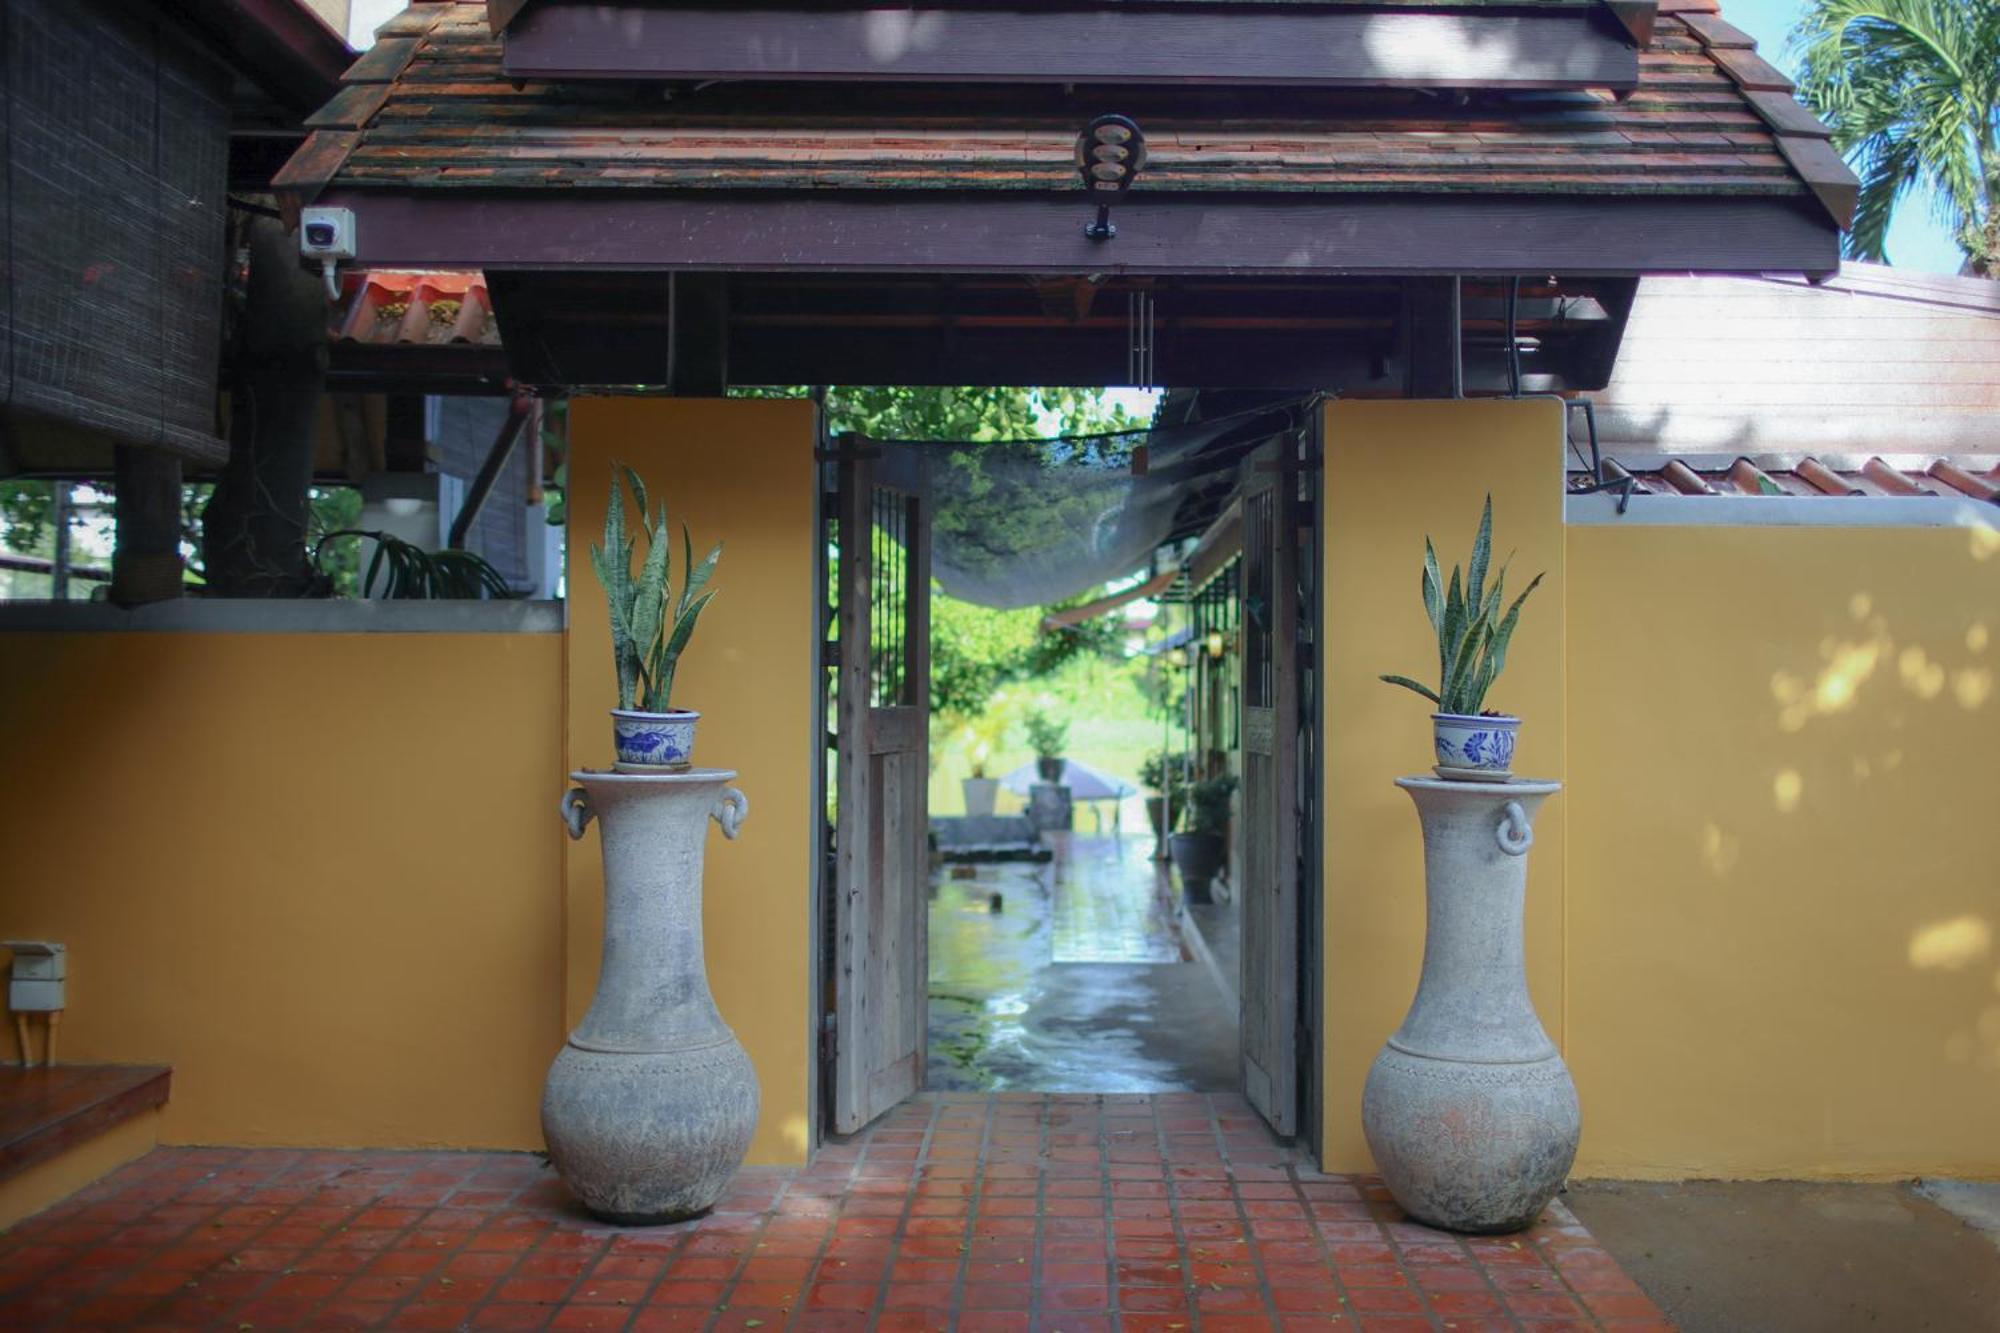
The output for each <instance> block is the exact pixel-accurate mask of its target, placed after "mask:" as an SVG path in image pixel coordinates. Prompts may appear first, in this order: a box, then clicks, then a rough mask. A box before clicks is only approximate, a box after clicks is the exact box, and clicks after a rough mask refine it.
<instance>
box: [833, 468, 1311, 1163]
mask: <svg viewBox="0 0 2000 1333" xmlns="http://www.w3.org/2000/svg"><path fill="white" fill-rule="evenodd" d="M828 456H829V458H830V460H831V461H830V463H829V474H830V482H831V486H830V490H829V493H828V495H827V502H826V504H825V505H824V512H825V514H826V516H827V518H828V520H829V522H828V525H827V532H826V546H827V549H828V550H829V551H830V552H831V559H830V567H829V578H828V585H829V594H830V596H829V616H828V619H829V623H830V625H831V627H832V628H833V630H834V638H833V642H832V643H831V644H830V645H829V647H830V653H829V675H830V679H831V684H830V688H829V701H828V709H827V713H828V717H829V720H830V723H831V729H830V734H829V748H830V750H831V752H832V755H833V758H834V761H835V763H834V771H833V777H832V781H831V783H830V787H829V789H830V793H831V796H832V801H831V806H832V813H831V816H830V818H829V823H828V827H829V830H830V848H829V852H830V854H829V856H828V857H827V884H828V894H827V900H828V908H827V911H826V914H825V923H826V930H827V933H826V937H825V941H824V945H825V948H824V952H823V955H822V958H823V962H822V966H823V967H824V969H825V970H826V978H827V985H826V986H825V988H824V989H825V993H826V994H827V996H828V1000H827V1006H826V1015H825V1023H826V1032H825V1036H826V1041H825V1044H824V1046H823V1051H824V1052H825V1059H824V1062H823V1064H822V1078H823V1080H824V1082H825V1085H826V1095H825V1097H824V1099H823V1100H824V1103H825V1105H826V1107H827V1111H828V1124H829V1127H830V1128H831V1129H832V1130H833V1131H834V1132H836V1133H843V1134H845V1133H852V1132H853V1131H855V1130H857V1129H860V1128H861V1127H862V1126H864V1125H866V1124H868V1123H869V1122H870V1121H872V1120H874V1119H875V1118H876V1117H878V1116H880V1115H881V1114H883V1113H884V1112H886V1111H888V1110H890V1109H891V1108H893V1107H894V1106H896V1105H897V1104H898V1103H899V1102H901V1101H902V1100H904V1099H905V1098H906V1097H908V1096H910V1095H911V1094H912V1093H914V1092H916V1091H917V1090H919V1089H920V1088H921V1087H922V1086H923V1081H924V1064H925V1059H926V1054H927V1045H928V1007H929V955H928V948H927V925H928V912H929V888H930V851H929V838H928V832H929V802H928V789H929V778H930V762H929V744H930V735H929V704H930V581H931V571H930V533H931V496H930V487H929V460H928V458H927V457H926V456H925V455H924V453H923V451H921V450H919V449H913V448H907V447H903V448H899V447H897V446H894V445H881V444H876V443H874V442H871V441H867V440H861V439H857V438H852V437H850V438H847V439H844V440H843V441H842V442H841V443H840V444H839V446H838V447H837V448H835V449H833V450H831V451H830V452H829V455H828ZM1297 481H1298V477H1297V472H1296V470H1295V469H1293V468H1292V467H1291V466H1289V464H1288V462H1287V456H1286V455H1285V453H1284V451H1283V450H1281V449H1276V448H1274V449H1273V450H1271V451H1269V452H1268V453H1266V454H1264V455H1261V456H1260V457H1259V459H1257V460H1254V461H1253V464H1252V466H1251V467H1250V468H1249V469H1248V471H1247V472H1246V481H1245V484H1244V491H1243V505H1244V528H1243V533H1244V564H1243V585H1242V596H1243V599H1244V602H1243V615H1242V623H1243V625H1244V643H1243V684H1242V693H1241V700H1242V704H1241V707H1242V716H1241V728H1240V734H1241V736H1242V738H1243V754H1242V765H1243V775H1242V776H1243V793H1242V802H1241V810H1240V815H1239V820H1238V830H1237V836H1238V839H1239V847H1238V849H1239V853H1240V855H1239V865H1240V883H1239V884H1238V886H1237V890H1236V891H1237V892H1238V893H1239V894H1240V895H1241V898H1242V942H1243V950H1242V966H1243V972H1242V984H1241V988H1240V991H1239V994H1240V996H1241V998H1242V1016H1241V1025H1242V1026H1241V1038H1242V1041H1241V1047H1242V1082H1243V1090H1244V1092H1245V1093H1246V1094H1247V1095H1248V1097H1249V1099H1250V1101H1251V1103H1252V1104H1253V1105H1254V1106H1255V1107H1256V1108H1257V1110H1258V1111H1259V1112H1260V1113H1261V1114H1262V1115H1263V1116H1264V1117H1265V1119H1266V1120H1268V1121H1269V1122H1270V1124H1271V1126H1272V1128H1273V1129H1275V1130H1277V1131H1278V1132H1279V1133H1281V1134H1292V1133H1294V1132H1296V1130H1297V1128H1298V1125H1299V1096H1300V1087H1299V1079H1298V1068H1299V1051H1300V1040H1299V1035H1298V1021H1297V1020H1298V1016H1299V1014H1300V1012H1301V1010H1300V995H1299V978H1300V966H1299V956H1300V946H1301V942H1302V939H1303V937H1302V935H1301V934H1300V929H1299V919H1300V918H1299V907H1300V894H1299V876H1298V865H1299V848H1300V819H1301V804H1300V800H1301V798H1300V790H1301V783H1300V769H1299V764H1298V751H1297V741H1298V738H1299V735H1300V731H1299V716H1300V707H1299V693H1300V692H1299V672H1298V669H1297V661H1298V654H1297V649H1298V634H1297V626H1298V624H1299V611H1300V604H1299V583H1298V574H1299V565H1298V550H1297V543H1296V538H1297V533H1298V520H1299V513H1298V504H1297ZM1201 984H1206V983H1205V982H1203V983H1201Z"/></svg>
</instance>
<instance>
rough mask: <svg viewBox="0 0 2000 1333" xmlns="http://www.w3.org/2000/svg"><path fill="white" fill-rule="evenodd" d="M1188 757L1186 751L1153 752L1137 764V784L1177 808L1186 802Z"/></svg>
mask: <svg viewBox="0 0 2000 1333" xmlns="http://www.w3.org/2000/svg"><path fill="white" fill-rule="evenodd" d="M1187 773H1188V755H1187V751H1186V750H1154V751H1152V752H1151V753H1150V754H1148V755H1147V756H1146V757H1145V759H1144V760H1143V761H1141V763H1140V764H1139V782H1140V784H1141V785H1142V786H1145V787H1149V788H1151V789H1152V790H1154V791H1156V792H1158V793H1159V794H1160V795H1162V796H1164V797H1168V798H1171V799H1172V801H1173V803H1174V805H1175V807H1176V808H1179V807H1180V806H1181V805H1182V804H1184V803H1185V802H1186V800H1187V786H1188V780H1187Z"/></svg>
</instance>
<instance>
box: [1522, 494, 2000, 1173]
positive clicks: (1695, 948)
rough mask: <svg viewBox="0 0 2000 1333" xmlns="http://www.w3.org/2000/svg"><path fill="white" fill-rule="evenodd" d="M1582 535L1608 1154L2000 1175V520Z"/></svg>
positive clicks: (1589, 996) (1572, 1053)
mask: <svg viewBox="0 0 2000 1333" xmlns="http://www.w3.org/2000/svg"><path fill="white" fill-rule="evenodd" d="M1569 553H1570V560H1569V617H1568V634H1569V663H1570V671H1569V678H1568V688H1569V696H1568V697H1569V706H1570V711H1569V727H1568V735H1569V777H1570V790H1569V793H1568V795H1567V798H1566V799H1567V803H1568V806H1569V811H1568V813H1569V824H1568V827H1569V832H1570V841H1569V875H1568V889H1569V905H1570V912H1569V954H1568V959H1569V971H1568V993H1569V1020H1568V1024H1567V1029H1568V1032H1567V1035H1568V1040H1567V1043H1566V1053H1567V1055H1568V1058H1569V1063H1570V1066H1571V1068H1572V1069H1573V1070H1574V1071H1575V1074H1576V1079H1577V1084H1578V1087H1579V1090H1580V1092H1581V1095H1582V1099H1583V1123H1584V1137H1583V1147H1582V1150H1581V1155H1580V1156H1579V1159H1578V1163H1577V1170H1578V1174H1581V1175H1599V1176H1665V1177H1680V1176H1724V1177H1731V1176H1909V1175H1914V1174H1925V1175H1929V1174H1950V1175H1974V1176H1989V1177H1991V1176H2000V844H1996V841H1995V838H1994V830H1995V827H1996V809H1997V808H2000V806H1997V805H1996V798H2000V776H1996V774H2000V769H1996V767H1995V756H1996V755H2000V537H1996V536H1995V535H1994V534H1993V532H1992V531H1991V530H1970V529H1953V528H1944V529H1908V528H1902V529H1895V528H1892V529H1856V528H1844V529H1828V528H1819V529H1784V528H1712V527H1689V528H1680V527H1675V528H1657V527H1635V526H1621V525H1618V524H1615V523H1612V524H1604V525H1594V526H1579V527H1575V528H1572V529H1571V530H1570V533H1569ZM1538 853H1539V849H1538Z"/></svg>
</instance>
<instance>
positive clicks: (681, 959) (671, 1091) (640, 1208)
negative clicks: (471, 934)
mask: <svg viewBox="0 0 2000 1333" xmlns="http://www.w3.org/2000/svg"><path fill="white" fill-rule="evenodd" d="M735 776H736V775H735V774H734V773H728V772H723V771H721V770H718V769H691V770H689V771H687V772H684V773H665V774H651V773H649V774H643V775H642V774H627V773H572V774H570V777H571V779H572V780H573V781H575V782H577V783H579V784H581V785H579V786H577V787H574V788H571V789H570V790H569V791H568V792H567V793H565V794H564V796H563V800H562V814H563V821H564V823H566V824H568V825H569V834H570V837H572V838H581V837H582V836H583V834H584V829H585V827H586V826H587V825H588V824H589V823H590V821H591V819H592V817H593V816H594V817H595V818H596V819H597V820H598V821H599V828H600V829H601V830H602V833H603V838H604V961H603V965H602V967H601V968H600V969H599V971H598V976H597V994H596V995H595V996H594V997H593V998H592V1000H591V1002H590V1011H589V1012H588V1013H586V1014H585V1015H584V1016H583V1022H581V1023H579V1024H578V1025H577V1028H576V1031H574V1032H572V1033H570V1035H569V1041H568V1043H567V1044H566V1045H564V1047H563V1049H562V1051H561V1053H559V1054H558V1055H557V1056H556V1060H555V1064H554V1065H553V1066H551V1067H550V1069H549V1077H548V1083H547V1084H546V1086H545V1087H544V1088H543V1091H542V1135H543V1137H544V1138H545V1139H546V1140H547V1141H548V1145H549V1156H550V1158H551V1160H553V1161H554V1163H555V1167H556V1170H557V1171H559V1172H560V1173H561V1174H562V1178H563V1180H564V1182H565V1183H567V1184H568V1185H569V1187H570V1189H571V1190H572V1191H574V1192H575V1194H576V1196H577V1197H578V1198H579V1199H580V1200H582V1201H583V1205H584V1206H585V1207H586V1208H588V1209H590V1211H591V1212H593V1213H595V1214H597V1215H598V1216H599V1217H602V1218H604V1219H606V1220H607V1221H612V1222H621V1223H650V1222H664V1221H672V1220H674V1219H676V1218H682V1217H688V1216H691V1215H693V1214H695V1213H699V1212H702V1211H704V1210H706V1209H708V1208H711V1207H713V1206H714V1204H715V1201H716V1200H717V1199H719V1198H720V1197H721V1196H722V1191H723V1190H724V1188H726V1187H727V1186H728V1184H729V1178H730V1177H731V1176H732V1175H734V1174H735V1172H736V1168H737V1167H739V1166H741V1165H742V1164H743V1154H744V1153H745V1152H746V1151H748V1149H749V1147H750V1132H751V1130H752V1129H753V1128H755V1126H756V1124H757V1075H756V1071H755V1070H753V1069H752V1068H751V1066H750V1057H749V1055H748V1053H746V1052H745V1051H744V1049H743V1044H742V1043H741V1042H739V1041H737V1040H736V1034H735V1033H733V1032H731V1031H730V1030H729V1026H728V1025H727V1024H726V1023H724V1022H723V1021H722V1015H721V1014H719V1013H717V1012H716V1008H715V998H714V996H712V995H711V994H710V993H709V989H708V967H707V964H706V962H705V961H704V959H703V956H702V939H701V863H702V848H703V844H704V843H705V842H706V841H707V831H708V821H709V819H710V818H711V817H712V818H714V819H715V821H716V822H717V823H719V824H720V825H721V826H722V831H723V833H724V835H726V836H728V837H731V838H734V837H735V836H736V830H737V826H738V825H740V824H741V823H742V821H743V818H744V816H745V815H746V814H748V813H749V803H748V801H746V800H745V798H744V796H743V793H742V792H740V791H737V790H736V789H735V788H734V787H731V786H729V785H727V784H728V782H729V780H730V779H731V778H733V777H735Z"/></svg>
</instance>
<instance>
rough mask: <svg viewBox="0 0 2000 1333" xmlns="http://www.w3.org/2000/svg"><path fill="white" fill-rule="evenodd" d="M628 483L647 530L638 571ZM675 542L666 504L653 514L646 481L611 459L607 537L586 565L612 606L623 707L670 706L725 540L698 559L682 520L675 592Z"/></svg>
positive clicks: (660, 709) (651, 708)
mask: <svg viewBox="0 0 2000 1333" xmlns="http://www.w3.org/2000/svg"><path fill="white" fill-rule="evenodd" d="M621 478H622V481H623V484H622V485H621V484H620V482H621ZM627 488H629V489H630V490H631V492H632V500H633V503H634V504H636V505H637V506H638V508H639V531H640V532H643V533H644V534H645V535H646V554H645V557H644V559H643V560H642V561H641V562H640V565H639V572H638V575H637V576H636V577H635V576H634V575H633V573H632V555H633V550H634V547H635V543H634V541H633V539H632V538H631V537H629V536H627V535H626V528H625V498H624V493H625V490H626V489H627ZM673 547H674V543H673V533H672V531H671V530H670V529H669V528H668V526H667V507H666V505H665V504H662V505H661V506H660V509H659V516H658V517H657V518H655V517H654V516H653V511H652V507H651V505H650V504H649V503H648V501H647V498H646V483H645V482H644V481H643V480H641V479H640V477H639V474H638V473H637V472H635V471H633V470H632V469H631V468H629V467H626V466H625V465H624V464H622V463H621V464H618V465H616V467H615V469H614V472H613V476H612V478H611V505H610V508H609V509H607V510H606V511H605V514H604V544H603V545H602V546H593V547H591V548H590V564H591V568H592V569H594V570H596V572H597V581H598V582H599V583H600V584H602V585H603V586H604V599H605V601H606V602H607V603H609V604H610V608H611V653H612V657H613V658H614V660H615V662H616V665H617V668H618V706H619V708H621V709H634V708H637V709H643V710H644V711H646V712H648V713H664V712H666V711H667V708H668V700H669V698H670V697H671V696H672V694H673V689H674V670H675V668H676V667H678V666H679V665H680V659H681V653H682V651H683V650H684V649H686V647H687V645H688V640H689V639H690V638H692V637H693V636H694V627H695V622H696V621H697V620H699V619H700V618H701V613H702V610H703V608H705V607H706V606H707V605H708V604H709V601H710V600H711V599H712V598H714V596H715V593H714V592H712V591H708V590H707V587H708V580H709V578H710V576H712V575H713V574H714V573H715V563H716V561H717V560H719V559H721V558H722V543H720V542H717V543H716V544H715V549H714V550H712V551H710V552H709V553H708V554H707V555H705V556H703V557H702V559H701V562H700V563H699V564H697V563H695V559H694V541H693V539H692V538H691V537H689V536H688V530H687V525H686V524H685V523H684V524H682V525H681V549H682V552H683V559H682V564H681V568H682V571H683V572H682V575H681V591H680V596H679V598H678V599H676V598H675V596H674V589H673V580H672V577H671V575H672V568H671V566H672V563H673Z"/></svg>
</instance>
